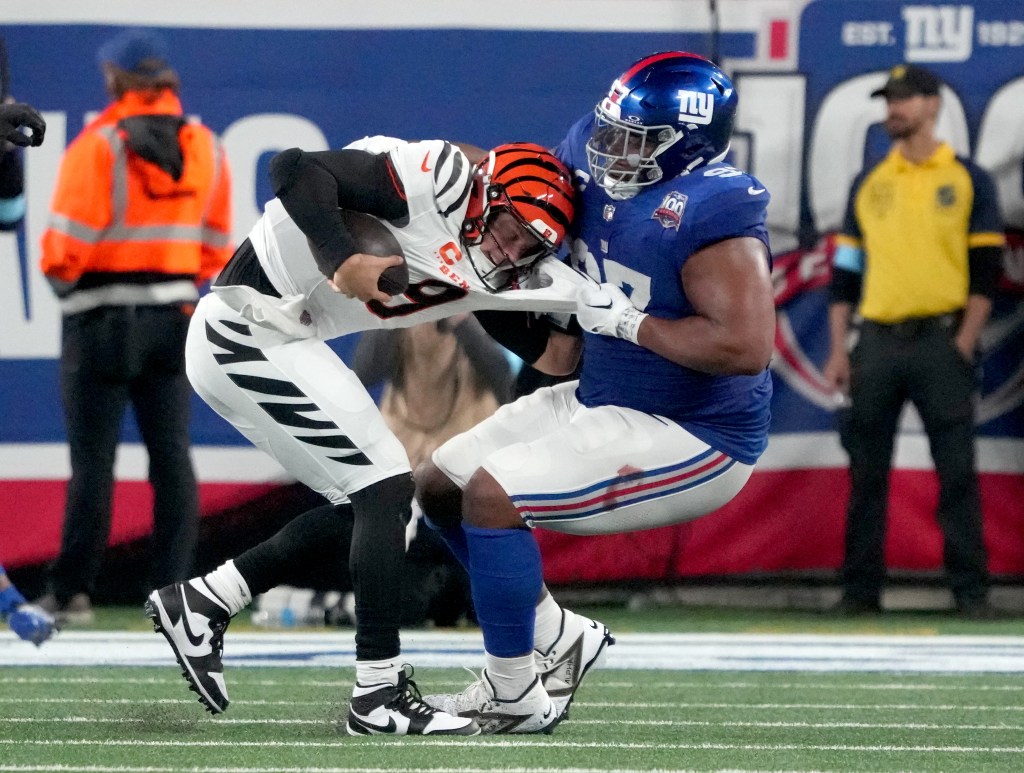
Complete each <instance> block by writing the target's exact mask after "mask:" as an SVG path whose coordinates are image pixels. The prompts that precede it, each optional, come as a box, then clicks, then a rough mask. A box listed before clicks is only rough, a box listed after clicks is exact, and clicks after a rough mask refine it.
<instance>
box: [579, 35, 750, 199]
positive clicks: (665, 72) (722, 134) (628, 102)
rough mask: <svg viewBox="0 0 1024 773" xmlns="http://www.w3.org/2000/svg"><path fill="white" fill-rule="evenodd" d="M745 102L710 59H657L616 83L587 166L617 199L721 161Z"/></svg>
mask: <svg viewBox="0 0 1024 773" xmlns="http://www.w3.org/2000/svg"><path fill="white" fill-rule="evenodd" d="M737 102H738V98H737V96H736V89H734V88H733V85H732V81H731V80H729V78H728V76H727V75H726V74H725V73H724V72H722V71H721V70H720V69H718V67H717V66H716V65H715V64H713V63H712V62H710V61H708V60H707V59H705V58H703V57H701V56H697V55H696V54H688V53H685V52H682V51H666V52H663V53H658V54H651V55H650V56H647V57H644V58H643V59H641V60H640V61H638V62H636V63H634V64H633V66H632V67H630V68H629V69H628V70H626V72H624V73H623V74H622V75H620V76H619V77H618V78H617V79H616V80H615V82H614V83H613V84H612V88H611V91H609V92H608V96H607V97H606V98H605V99H603V100H601V102H600V103H599V104H598V105H597V108H596V110H595V121H594V130H593V132H592V134H591V137H590V140H589V141H588V142H587V160H588V161H589V162H590V172H591V174H592V175H593V176H594V181H595V182H596V183H597V184H598V185H600V186H601V187H602V188H604V189H605V191H607V192H608V195H609V196H611V197H612V198H613V199H628V198H631V197H632V196H635V195H636V194H637V193H638V192H639V191H640V189H641V188H643V187H645V186H647V185H653V184H654V183H656V182H658V181H659V180H667V179H671V178H673V177H676V176H678V175H680V174H686V173H688V172H692V171H693V170H694V169H697V168H698V167H701V166H704V165H705V164H709V163H712V162H714V161H720V160H721V159H722V158H724V157H725V154H726V152H727V151H728V150H729V137H730V136H731V135H732V125H733V121H734V120H735V118H736V104H737Z"/></svg>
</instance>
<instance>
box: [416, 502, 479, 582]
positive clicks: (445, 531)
mask: <svg viewBox="0 0 1024 773" xmlns="http://www.w3.org/2000/svg"><path fill="white" fill-rule="evenodd" d="M423 523H425V524H426V525H427V526H428V527H429V528H430V530H431V531H433V532H434V533H435V534H437V536H439V537H440V538H441V539H443V540H444V544H446V545H447V546H448V549H449V550H450V551H451V552H452V555H453V556H455V558H456V560H457V561H458V562H459V563H460V564H462V568H463V569H465V570H466V571H467V572H468V571H469V546H468V545H467V544H466V532H464V531H463V530H462V524H459V525H458V526H438V525H437V524H436V523H434V522H433V521H432V520H430V519H429V518H427V516H425V515H424V516H423Z"/></svg>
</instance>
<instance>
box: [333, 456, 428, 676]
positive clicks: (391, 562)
mask: <svg viewBox="0 0 1024 773" xmlns="http://www.w3.org/2000/svg"><path fill="white" fill-rule="evenodd" d="M412 495H413V483H412V476H411V475H409V474H405V475H395V476H394V477H391V478H388V479H387V480H382V481H381V482H380V483H375V484H374V485H372V486H370V487H368V488H365V489H363V490H362V491H357V492H355V493H354V494H352V508H353V510H354V512H355V528H354V530H353V532H352V549H351V552H350V554H349V565H350V566H351V567H352V584H353V587H354V588H355V594H356V660H387V659H388V658H395V657H398V655H399V653H400V651H401V648H400V645H399V640H398V628H399V624H400V622H401V617H402V603H401V599H402V582H403V576H404V571H405V525H406V523H408V521H409V518H410V516H411V509H412Z"/></svg>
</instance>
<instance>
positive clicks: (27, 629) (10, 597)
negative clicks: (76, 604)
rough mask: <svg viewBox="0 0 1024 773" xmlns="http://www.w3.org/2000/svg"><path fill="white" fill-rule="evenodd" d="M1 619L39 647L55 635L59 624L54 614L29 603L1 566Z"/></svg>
mask: <svg viewBox="0 0 1024 773" xmlns="http://www.w3.org/2000/svg"><path fill="white" fill-rule="evenodd" d="M0 620H6V621H7V624H8V625H9V626H10V627H11V630H12V631H14V632H15V633H16V634H17V635H18V637H19V638H21V639H24V640H25V641H30V642H32V643H33V644H34V645H36V646H37V647H38V646H39V645H40V644H42V643H43V642H44V641H46V640H47V639H49V638H50V637H51V636H53V634H54V632H55V631H56V630H57V624H56V622H55V621H54V619H53V615H51V614H50V613H49V612H47V611H46V610H45V609H43V608H42V607H38V606H36V605H35V604H29V603H28V602H27V601H25V597H24V596H22V595H21V593H20V592H19V591H18V589H17V588H16V587H14V583H12V582H11V581H10V578H8V577H7V572H5V571H4V568H3V567H2V566H0Z"/></svg>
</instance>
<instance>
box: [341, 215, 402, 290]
mask: <svg viewBox="0 0 1024 773" xmlns="http://www.w3.org/2000/svg"><path fill="white" fill-rule="evenodd" d="M341 216H342V220H344V222H345V227H346V228H348V232H349V233H350V234H351V235H352V241H354V242H355V244H356V247H357V248H358V250H359V252H362V253H365V254H367V255H378V256H380V257H387V256H389V255H400V256H401V257H402V258H403V261H402V262H401V263H399V264H398V265H397V266H389V267H388V268H386V269H385V270H384V273H382V274H381V275H380V280H379V281H378V282H377V287H378V288H379V289H380V290H381V292H385V293H387V294H388V295H399V294H401V293H404V292H405V291H406V290H407V289H408V288H409V266H408V265H406V263H405V261H404V258H405V255H404V254H403V252H402V247H401V245H399V243H398V240H397V239H396V238H395V235H394V234H393V233H391V231H389V230H388V228H387V226H385V225H384V224H383V223H381V222H380V220H378V219H377V218H375V217H374V216H373V215H367V214H365V213H363V212H354V211H352V210H349V209H343V210H341Z"/></svg>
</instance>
